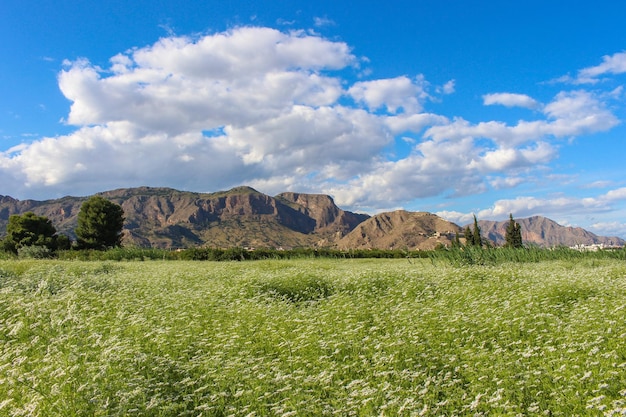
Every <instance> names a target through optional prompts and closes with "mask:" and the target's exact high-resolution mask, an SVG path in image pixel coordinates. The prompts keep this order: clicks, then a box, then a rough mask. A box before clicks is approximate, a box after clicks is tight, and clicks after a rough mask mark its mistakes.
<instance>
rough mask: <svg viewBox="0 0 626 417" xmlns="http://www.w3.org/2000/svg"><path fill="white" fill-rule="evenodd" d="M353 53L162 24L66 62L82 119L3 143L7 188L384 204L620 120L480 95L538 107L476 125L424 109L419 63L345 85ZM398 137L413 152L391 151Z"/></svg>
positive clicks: (512, 163) (517, 166) (446, 191)
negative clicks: (119, 45)
mask: <svg viewBox="0 0 626 417" xmlns="http://www.w3.org/2000/svg"><path fill="white" fill-rule="evenodd" d="M359 62H360V59H357V58H356V57H355V56H354V55H353V53H352V49H351V47H350V46H349V45H347V44H346V43H344V42H340V41H336V40H329V39H325V38H324V37H322V36H320V35H317V34H311V33H308V32H303V31H290V32H282V31H278V30H275V29H271V28H263V27H239V28H235V29H232V30H229V31H226V32H222V33H215V34H211V35H204V36H197V37H185V36H169V37H166V38H163V39H160V40H159V41H157V42H155V43H154V44H152V45H148V46H145V47H141V48H134V49H130V50H128V51H126V52H122V53H119V54H117V55H115V56H113V57H112V58H111V60H110V65H109V67H108V68H100V67H98V66H96V65H93V64H92V63H90V62H89V61H88V59H86V58H83V59H77V60H75V61H72V62H66V64H65V66H64V68H63V69H62V71H61V72H60V73H59V75H58V83H59V87H60V89H61V91H62V92H63V94H64V95H65V96H66V97H67V98H68V99H69V100H70V101H71V103H72V104H71V107H70V110H69V114H68V115H67V118H66V123H68V124H69V125H73V126H75V127H76V130H75V131H74V132H72V133H70V134H68V135H64V136H59V137H53V138H42V139H39V140H34V141H33V142H31V143H28V144H24V145H21V146H20V147H16V148H13V149H10V150H8V151H5V152H2V153H0V179H1V180H2V181H3V192H5V193H9V194H10V195H13V196H16V197H18V198H21V197H27V198H39V197H44V198H50V197H54V196H59V195H64V194H72V195H77V194H83V195H84V194H89V193H93V192H96V191H103V190H106V189H111V188H118V187H127V186H137V185H153V186H171V187H175V188H180V189H188V190H195V191H214V190H219V189H225V188H228V187H232V186H236V185H241V184H250V185H253V186H256V187H259V189H261V190H262V191H264V192H267V193H275V192H280V191H285V190H296V191H308V192H325V193H329V194H332V195H333V196H334V197H335V200H336V201H337V203H338V204H340V205H342V206H344V207H346V208H352V209H369V210H372V211H378V210H379V209H380V208H381V207H398V206H401V205H402V204H405V203H406V202H408V201H411V200H414V199H416V198H421V197H432V196H438V195H448V196H462V195H471V194H476V193H482V192H484V191H486V190H487V189H489V188H490V187H491V188H502V187H515V186H517V185H519V184H521V183H523V181H524V178H525V175H526V174H525V173H526V172H527V171H528V170H530V169H536V168H537V167H538V166H541V165H546V164H548V163H550V161H552V160H554V159H555V158H557V156H558V149H559V146H558V144H556V143H554V141H553V139H554V138H561V137H570V136H576V135H580V134H585V133H594V132H600V131H603V130H607V129H609V128H611V127H612V126H615V125H616V124H617V123H618V122H619V121H618V119H617V118H616V117H615V116H614V115H613V114H612V113H611V111H610V110H609V109H608V108H607V105H606V103H605V101H603V100H604V97H602V96H600V95H598V94H596V93H592V92H588V91H584V90H578V91H564V92H561V93H559V94H557V95H556V96H555V97H554V98H553V99H552V100H551V101H549V102H548V103H547V104H546V105H545V106H541V105H539V103H538V102H536V101H535V100H533V99H532V98H530V97H529V96H526V95H523V94H510V93H499V94H490V95H486V96H485V99H484V100H485V104H503V105H505V106H513V105H515V106H524V107H529V108H530V107H533V108H535V109H537V110H538V111H537V112H535V113H533V116H535V117H536V119H535V120H521V121H519V122H517V123H516V124H512V125H511V124H507V123H504V122H501V121H483V122H478V123H470V122H469V121H467V120H464V119H463V118H461V117H456V118H454V117H453V118H450V117H447V116H443V115H439V114H435V113H432V112H428V111H425V106H426V105H427V104H428V102H429V101H432V96H431V91H430V90H431V87H430V84H429V83H428V82H427V81H426V80H425V78H424V77H423V76H422V75H415V76H405V75H401V76H398V77H392V78H383V79H359V81H357V82H352V81H351V79H353V78H356V76H358V75H359V74H358V73H359V72H360V71H361V68H359ZM351 71H352V72H353V74H352V78H350V77H346V75H345V74H346V73H350V72H351ZM455 88H456V86H455V83H454V81H450V82H448V83H446V84H445V85H444V86H442V87H434V88H432V89H434V90H435V92H436V93H438V94H450V93H452V92H454V90H455ZM407 137H410V138H411V140H410V141H406V140H405V138H407ZM398 144H400V145H399V147H400V148H402V149H403V152H404V153H399V154H397V155H396V154H394V155H395V156H394V158H390V157H389V155H390V153H391V152H390V151H389V150H390V149H392V148H394V146H396V145H398ZM620 192H621V191H618V190H614V193H613V194H607V196H606V198H607V199H609V198H617V197H618V195H619V193H620ZM493 211H494V213H495V212H496V211H497V210H496V208H495V207H494V209H493ZM507 214H508V211H507Z"/></svg>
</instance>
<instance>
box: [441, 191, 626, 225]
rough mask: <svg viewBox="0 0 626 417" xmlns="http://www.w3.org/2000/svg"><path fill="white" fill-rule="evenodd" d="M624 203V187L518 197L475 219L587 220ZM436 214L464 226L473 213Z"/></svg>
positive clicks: (625, 192) (478, 215)
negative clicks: (576, 194)
mask: <svg viewBox="0 0 626 417" xmlns="http://www.w3.org/2000/svg"><path fill="white" fill-rule="evenodd" d="M623 201H626V187H624V188H617V189H614V190H610V191H608V192H607V193H604V194H600V195H596V196H586V197H574V196H566V195H555V196H551V197H548V198H540V197H535V196H520V197H517V198H514V199H503V200H498V201H496V202H495V203H494V204H493V205H492V206H491V207H489V208H487V209H483V210H480V211H479V212H478V213H476V216H477V217H478V218H480V219H495V220H504V219H506V218H507V217H508V216H509V214H510V213H512V214H513V215H514V216H515V217H520V218H524V217H530V216H536V215H541V216H546V217H553V218H559V217H561V216H563V215H565V214H568V215H569V216H574V215H575V214H577V213H578V214H580V215H584V216H587V217H590V216H594V215H597V214H600V213H605V212H608V211H611V210H613V209H614V205H615V204H617V203H620V202H623ZM437 214H439V215H440V216H442V217H444V218H446V219H448V220H450V221H454V222H461V223H460V224H463V222H465V223H467V221H466V220H467V219H469V218H471V217H472V213H461V212H457V211H440V212H438V213H437Z"/></svg>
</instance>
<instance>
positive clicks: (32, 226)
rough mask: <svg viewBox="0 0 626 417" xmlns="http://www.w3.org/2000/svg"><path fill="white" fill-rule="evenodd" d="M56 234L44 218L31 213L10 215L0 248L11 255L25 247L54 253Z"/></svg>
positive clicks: (49, 222) (48, 221)
mask: <svg viewBox="0 0 626 417" xmlns="http://www.w3.org/2000/svg"><path fill="white" fill-rule="evenodd" d="M56 232H57V231H56V229H55V228H54V226H53V225H52V222H51V221H50V220H49V219H48V218H47V217H45V216H37V215H36V214H35V213H33V212H31V211H29V212H26V213H24V214H12V215H11V216H9V223H8V224H7V236H6V237H5V238H4V240H3V242H2V246H3V248H4V249H5V250H7V251H10V252H13V253H17V252H18V250H19V249H21V248H23V247H27V246H40V247H45V248H47V249H49V250H50V251H54V250H56V248H57V236H56Z"/></svg>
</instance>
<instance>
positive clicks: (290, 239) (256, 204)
mask: <svg viewBox="0 0 626 417" xmlns="http://www.w3.org/2000/svg"><path fill="white" fill-rule="evenodd" d="M98 195H101V196H103V197H105V198H107V199H109V200H111V201H113V202H114V203H117V204H119V205H120V206H122V208H123V210H124V215H125V217H126V222H125V226H124V239H123V243H124V244H125V245H136V246H143V247H158V248H183V247H192V246H214V247H233V246H238V247H275V248H278V247H283V248H293V247H316V246H317V247H336V248H340V249H366V248H378V249H410V250H413V249H433V248H435V247H436V246H437V245H439V244H442V245H450V244H451V241H452V240H453V239H454V238H455V234H456V233H459V235H460V236H462V234H463V232H462V229H461V228H460V227H459V226H457V225H456V224H454V223H450V222H448V221H446V220H444V219H442V218H440V217H438V216H436V215H434V214H431V213H426V212H408V211H403V210H398V211H394V212H389V213H381V214H377V215H376V216H373V217H370V216H368V215H367V214H358V213H352V212H350V211H345V210H342V209H341V208H339V207H337V205H336V204H335V202H334V201H333V199H332V198H331V197H330V196H327V195H322V194H302V193H294V192H286V193H281V194H278V195H277V196H274V197H271V196H269V195H266V194H263V193H260V192H258V191H257V190H255V189H253V188H250V187H236V188H233V189H232V190H228V191H220V192H216V193H195V192H186V191H179V190H174V189H171V188H153V187H138V188H124V189H118V190H112V191H106V192H102V193H98ZM87 198H88V197H63V198H59V199H55V200H45V201H36V200H23V201H20V200H16V199H14V198H12V197H8V196H1V195H0V237H2V236H3V235H4V234H5V233H6V225H7V222H8V219H9V216H10V215H11V214H21V213H25V212H27V211H32V212H34V213H35V214H37V215H40V216H46V217H47V218H49V219H50V220H51V221H52V224H53V225H54V226H55V227H56V229H57V230H58V231H59V232H60V233H64V234H67V235H68V236H70V237H72V238H75V236H74V228H75V227H76V221H77V216H78V213H79V211H80V207H81V205H82V203H83V202H84V201H85V200H86V199H87ZM517 221H518V222H519V223H520V225H521V226H522V238H523V240H524V242H525V243H527V244H528V243H532V244H537V245H539V246H548V247H551V246H559V245H565V246H573V245H576V244H585V245H589V244H605V245H619V246H621V245H624V243H625V242H624V241H623V240H622V239H620V238H605V237H600V236H596V235H594V234H593V233H590V232H587V231H586V230H584V229H581V228H573V227H564V226H560V225H559V224H557V223H555V222H553V221H552V220H550V219H547V218H544V217H538V216H537V217H531V218H528V219H522V220H517ZM506 224H507V222H493V221H485V220H481V221H480V222H479V225H480V227H481V229H482V235H483V237H487V238H489V239H490V240H492V241H493V242H495V244H496V245H501V244H503V243H504V236H505V229H506Z"/></svg>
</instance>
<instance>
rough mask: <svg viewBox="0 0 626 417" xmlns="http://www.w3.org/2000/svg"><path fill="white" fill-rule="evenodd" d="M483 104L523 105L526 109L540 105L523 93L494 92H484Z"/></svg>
mask: <svg viewBox="0 0 626 417" xmlns="http://www.w3.org/2000/svg"><path fill="white" fill-rule="evenodd" d="M483 103H484V104H485V106H491V105H494V104H500V105H502V106H506V107H525V108H527V109H536V108H538V107H540V104H539V102H537V101H536V100H535V99H533V98H532V97H530V96H527V95H525V94H513V93H494V94H485V95H484V96H483Z"/></svg>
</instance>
